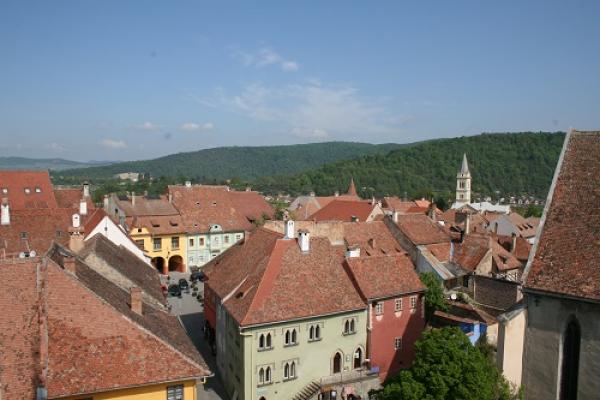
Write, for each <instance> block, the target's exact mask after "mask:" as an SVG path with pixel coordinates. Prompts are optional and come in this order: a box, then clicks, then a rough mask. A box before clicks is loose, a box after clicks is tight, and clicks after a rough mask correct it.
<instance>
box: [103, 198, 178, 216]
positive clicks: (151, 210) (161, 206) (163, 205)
mask: <svg viewBox="0 0 600 400" xmlns="http://www.w3.org/2000/svg"><path fill="white" fill-rule="evenodd" d="M112 196H113V199H114V200H115V202H116V203H117V204H118V206H119V207H120V208H121V209H122V210H123V212H124V213H125V215H126V216H128V217H149V216H166V215H179V212H178V211H177V209H176V208H175V207H174V206H173V204H171V203H169V200H168V199H167V198H166V196H159V197H157V198H154V197H148V196H133V197H135V199H134V201H135V204H132V197H131V196H128V197H127V198H122V199H121V198H119V197H118V196H117V195H115V194H113V195H112Z"/></svg>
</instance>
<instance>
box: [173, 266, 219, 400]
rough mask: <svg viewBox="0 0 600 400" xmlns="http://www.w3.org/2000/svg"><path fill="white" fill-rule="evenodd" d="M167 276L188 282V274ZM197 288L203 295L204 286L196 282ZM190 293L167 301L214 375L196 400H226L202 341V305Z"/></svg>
mask: <svg viewBox="0 0 600 400" xmlns="http://www.w3.org/2000/svg"><path fill="white" fill-rule="evenodd" d="M169 276H170V277H171V282H172V283H176V282H178V281H179V279H181V278H185V279H187V280H188V282H189V274H182V273H178V272H171V273H170V274H169ZM197 286H198V292H197V293H202V294H203V293H204V284H202V283H201V282H198V283H197ZM192 293H193V291H192V290H191V288H190V291H189V293H185V292H183V293H182V294H181V298H177V297H171V296H169V297H168V298H167V301H168V303H169V305H170V306H171V313H172V314H173V315H177V316H178V317H179V319H180V320H181V322H182V323H183V325H184V326H185V329H186V330H187V333H188V335H189V337H190V338H191V339H192V341H193V342H194V344H195V345H196V348H197V349H198V351H199V352H200V354H202V357H203V358H204V360H205V361H206V363H207V364H208V366H209V368H210V369H211V371H212V372H213V373H214V374H215V376H214V377H212V378H209V379H208V381H207V383H206V384H205V385H203V386H199V387H198V396H197V397H198V400H205V399H206V400H226V399H227V398H228V397H227V395H226V392H225V389H224V387H223V383H222V382H221V379H220V378H219V376H218V373H217V365H216V359H215V357H214V356H213V355H212V354H211V350H210V347H209V346H208V343H207V342H206V341H205V340H204V337H203V333H202V327H203V326H204V308H203V306H202V303H200V302H199V301H198V300H197V299H196V297H194V295H193V294H192Z"/></svg>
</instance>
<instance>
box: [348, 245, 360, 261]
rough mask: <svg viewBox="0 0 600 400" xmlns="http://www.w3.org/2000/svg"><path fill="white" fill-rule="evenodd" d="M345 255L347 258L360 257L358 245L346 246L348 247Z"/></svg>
mask: <svg viewBox="0 0 600 400" xmlns="http://www.w3.org/2000/svg"><path fill="white" fill-rule="evenodd" d="M346 257H347V258H355V257H360V246H357V245H353V246H348V248H347V249H346Z"/></svg>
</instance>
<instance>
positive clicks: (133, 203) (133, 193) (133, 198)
mask: <svg viewBox="0 0 600 400" xmlns="http://www.w3.org/2000/svg"><path fill="white" fill-rule="evenodd" d="M131 205H132V206H134V207H135V192H131Z"/></svg>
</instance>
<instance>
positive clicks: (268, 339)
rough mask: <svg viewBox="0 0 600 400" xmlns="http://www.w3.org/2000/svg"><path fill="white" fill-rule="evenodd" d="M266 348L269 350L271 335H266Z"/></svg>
mask: <svg viewBox="0 0 600 400" xmlns="http://www.w3.org/2000/svg"><path fill="white" fill-rule="evenodd" d="M266 345H267V348H268V349H270V348H271V334H270V333H267V343H266Z"/></svg>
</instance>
